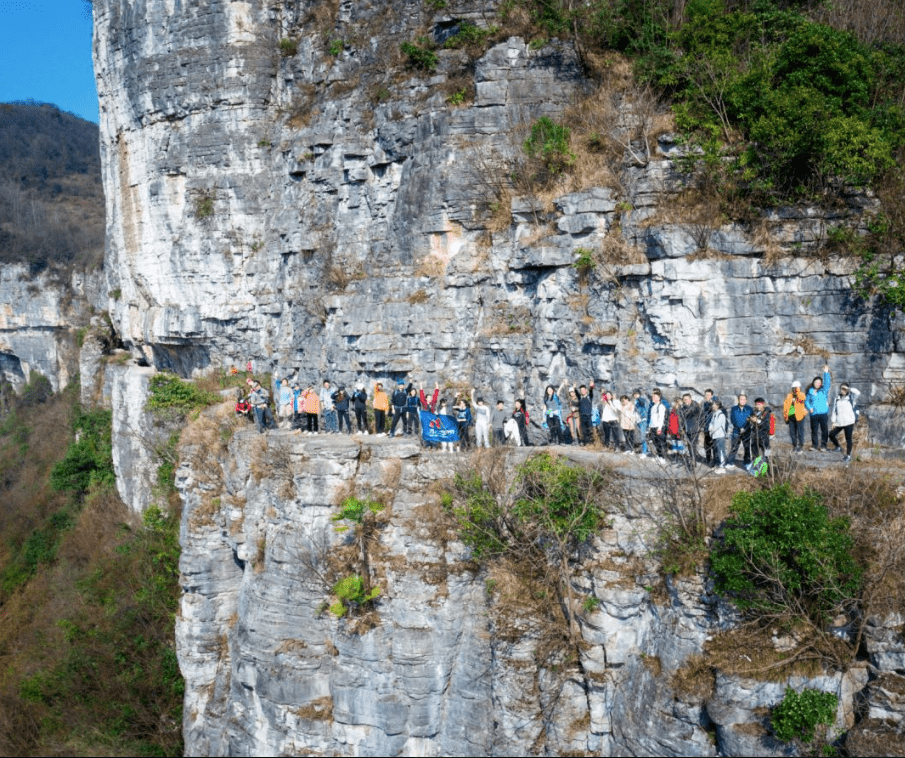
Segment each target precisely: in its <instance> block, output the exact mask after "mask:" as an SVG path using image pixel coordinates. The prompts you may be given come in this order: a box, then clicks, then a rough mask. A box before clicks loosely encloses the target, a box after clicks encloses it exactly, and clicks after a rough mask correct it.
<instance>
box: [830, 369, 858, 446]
mask: <svg viewBox="0 0 905 758" xmlns="http://www.w3.org/2000/svg"><path fill="white" fill-rule="evenodd" d="M860 395H861V392H860V391H859V390H856V389H855V388H854V387H849V386H848V385H847V384H843V385H842V386H840V387H839V395H838V396H837V397H836V399H835V401H833V417H832V422H833V431H832V432H830V442H832V443H833V447H834V448H835V449H836V450H838V451H839V452H842V447H841V446H840V445H839V439H838V437H839V432H844V433H845V457H844V458H843V459H842V460H844V461H845V462H846V463H848V462H849V461H850V460H851V459H852V432H853V431H854V429H855V422H856V421H857V420H858V415H859V414H858V407H857V405H858V398H859V397H860Z"/></svg>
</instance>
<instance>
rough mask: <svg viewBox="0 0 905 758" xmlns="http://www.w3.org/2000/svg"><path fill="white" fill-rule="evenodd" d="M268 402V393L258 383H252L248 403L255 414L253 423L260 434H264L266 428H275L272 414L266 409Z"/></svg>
mask: <svg viewBox="0 0 905 758" xmlns="http://www.w3.org/2000/svg"><path fill="white" fill-rule="evenodd" d="M269 401H270V393H269V392H268V391H267V390H265V389H264V388H263V387H262V386H261V383H260V382H258V381H255V382H252V385H251V392H250V393H249V394H248V402H249V403H251V409H252V411H253V412H254V414H255V422H256V423H257V425H258V432H260V433H261V434H264V431H265V430H266V429H268V428H276V423H275V422H274V420H273V414H272V413H271V412H270V408H269V407H268V402H269Z"/></svg>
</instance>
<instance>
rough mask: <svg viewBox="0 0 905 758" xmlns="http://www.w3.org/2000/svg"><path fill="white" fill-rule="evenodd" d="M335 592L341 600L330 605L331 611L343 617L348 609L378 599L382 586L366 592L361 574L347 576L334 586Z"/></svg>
mask: <svg viewBox="0 0 905 758" xmlns="http://www.w3.org/2000/svg"><path fill="white" fill-rule="evenodd" d="M333 594H334V595H336V597H338V598H339V601H338V602H336V603H334V604H333V605H331V606H330V613H332V614H333V615H334V616H336V617H338V618H342V617H343V616H345V615H346V613H347V612H348V611H352V610H355V609H358V608H361V607H362V606H363V605H366V604H367V603H369V602H371V601H372V600H374V599H376V598H377V597H378V596H379V595H380V587H373V588H372V589H371V590H370V591H367V592H366V591H365V585H364V582H363V581H362V579H361V577H360V576H347V577H344V578H343V579H340V580H339V581H338V582H337V583H336V584H335V585H334V586H333Z"/></svg>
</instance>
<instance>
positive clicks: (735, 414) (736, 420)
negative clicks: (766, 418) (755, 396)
mask: <svg viewBox="0 0 905 758" xmlns="http://www.w3.org/2000/svg"><path fill="white" fill-rule="evenodd" d="M752 413H754V407H753V406H750V405H746V406H744V407H742V406H738V405H733V406H732V410H731V411H729V420H730V421H731V422H732V434H733V435H734V436H736V437H737V436H738V434H739V432H740V431H741V430H742V429H744V427H745V424H746V423H748V419H749V418H750V417H751V414H752Z"/></svg>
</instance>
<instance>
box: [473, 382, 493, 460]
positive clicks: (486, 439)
mask: <svg viewBox="0 0 905 758" xmlns="http://www.w3.org/2000/svg"><path fill="white" fill-rule="evenodd" d="M474 393H475V390H474V387H472V388H471V404H472V406H473V407H474V414H475V423H474V436H475V444H476V445H477V446H478V447H488V448H489V447H490V406H489V405H487V404H486V403H485V402H484V398H483V397H479V398H478V399H477V400H475V395H474Z"/></svg>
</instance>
